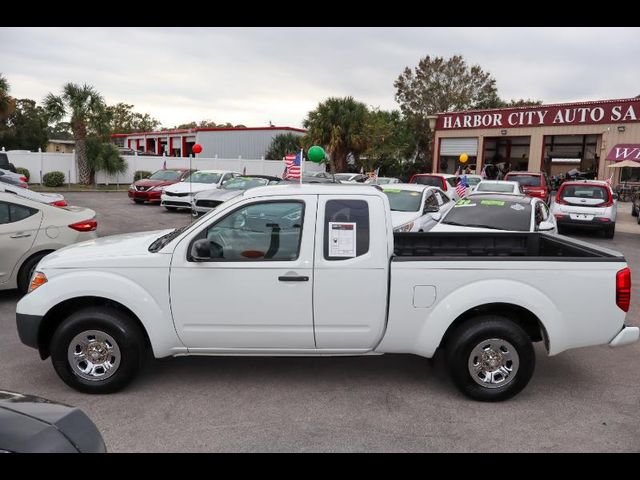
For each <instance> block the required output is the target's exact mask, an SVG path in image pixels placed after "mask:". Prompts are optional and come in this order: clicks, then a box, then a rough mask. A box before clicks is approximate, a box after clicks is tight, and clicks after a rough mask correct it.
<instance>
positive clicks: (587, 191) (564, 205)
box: [551, 180, 618, 238]
mask: <svg viewBox="0 0 640 480" xmlns="http://www.w3.org/2000/svg"><path fill="white" fill-rule="evenodd" d="M617 203H618V201H617V199H616V198H615V195H614V193H613V191H612V190H611V186H610V185H609V184H608V183H607V182H603V181H599V180H582V181H577V182H565V183H563V184H562V185H561V186H560V188H559V189H558V193H557V194H556V198H555V199H554V202H553V205H552V206H551V212H552V213H553V216H554V217H555V218H556V222H557V224H558V232H559V233H563V231H564V230H565V229H566V227H586V228H593V229H598V230H602V231H603V232H604V236H605V237H606V238H613V236H614V234H615V231H616V212H617Z"/></svg>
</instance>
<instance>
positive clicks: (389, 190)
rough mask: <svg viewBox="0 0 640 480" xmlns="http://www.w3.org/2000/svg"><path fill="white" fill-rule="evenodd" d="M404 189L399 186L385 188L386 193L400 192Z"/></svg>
mask: <svg viewBox="0 0 640 480" xmlns="http://www.w3.org/2000/svg"><path fill="white" fill-rule="evenodd" d="M401 191H402V190H400V189H399V188H385V189H384V190H383V192H384V193H387V192H389V193H400V192H401Z"/></svg>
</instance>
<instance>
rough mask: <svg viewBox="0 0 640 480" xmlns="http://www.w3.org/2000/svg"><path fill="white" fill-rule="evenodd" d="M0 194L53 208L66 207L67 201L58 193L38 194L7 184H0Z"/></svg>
mask: <svg viewBox="0 0 640 480" xmlns="http://www.w3.org/2000/svg"><path fill="white" fill-rule="evenodd" d="M0 192H5V193H12V194H14V195H17V196H18V197H21V198H28V199H29V200H33V201H35V202H40V203H46V204H47V205H52V206H54V207H66V206H67V201H66V200H65V199H64V196H63V195H61V194H59V193H40V192H35V191H33V190H29V189H27V188H22V187H16V186H15V185H10V184H7V183H0Z"/></svg>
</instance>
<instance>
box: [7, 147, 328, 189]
mask: <svg viewBox="0 0 640 480" xmlns="http://www.w3.org/2000/svg"><path fill="white" fill-rule="evenodd" d="M6 153H7V156H8V157H9V161H10V162H11V163H13V164H14V165H15V166H16V167H22V168H26V169H27V170H29V173H30V174H31V178H30V179H29V182H30V183H41V180H40V179H41V176H40V174H41V173H42V175H44V174H45V173H47V172H52V171H54V170H57V171H60V172H63V173H64V175H65V182H69V180H70V181H71V183H76V182H77V172H76V170H77V169H76V166H75V161H74V158H75V154H74V153H48V152H42V153H41V152H28V153H22V152H6ZM123 158H124V159H125V160H126V162H127V167H128V168H127V172H126V173H124V174H122V175H118V176H117V177H116V176H107V175H104V174H103V173H98V174H97V175H96V182H97V183H131V182H133V175H134V172H135V171H136V170H148V171H150V172H155V171H156V170H160V169H161V168H162V166H163V163H164V162H165V160H166V162H167V168H178V167H182V168H189V167H191V168H195V169H198V170H207V169H219V170H232V171H235V172H238V173H242V170H243V168H244V167H246V168H247V175H251V174H255V175H257V174H262V175H275V176H278V177H279V176H282V173H283V171H284V162H282V161H274V160H245V159H237V158H235V159H228V158H191V159H190V158H188V157H152V156H136V155H124V156H123ZM190 162H191V163H190ZM323 170H324V165H318V164H315V163H313V162H305V165H304V171H305V172H308V173H311V172H318V171H323Z"/></svg>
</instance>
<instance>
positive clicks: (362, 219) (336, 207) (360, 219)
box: [324, 200, 369, 260]
mask: <svg viewBox="0 0 640 480" xmlns="http://www.w3.org/2000/svg"><path fill="white" fill-rule="evenodd" d="M330 222H344V223H355V224H356V229H355V234H356V255H355V256H356V257H359V256H360V255H364V254H365V253H367V252H368V251H369V205H368V204H367V202H365V201H364V200H329V201H327V205H326V207H325V212H324V258H325V260H347V259H348V258H349V257H333V256H330V255H329V241H330V235H329V223H330Z"/></svg>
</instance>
